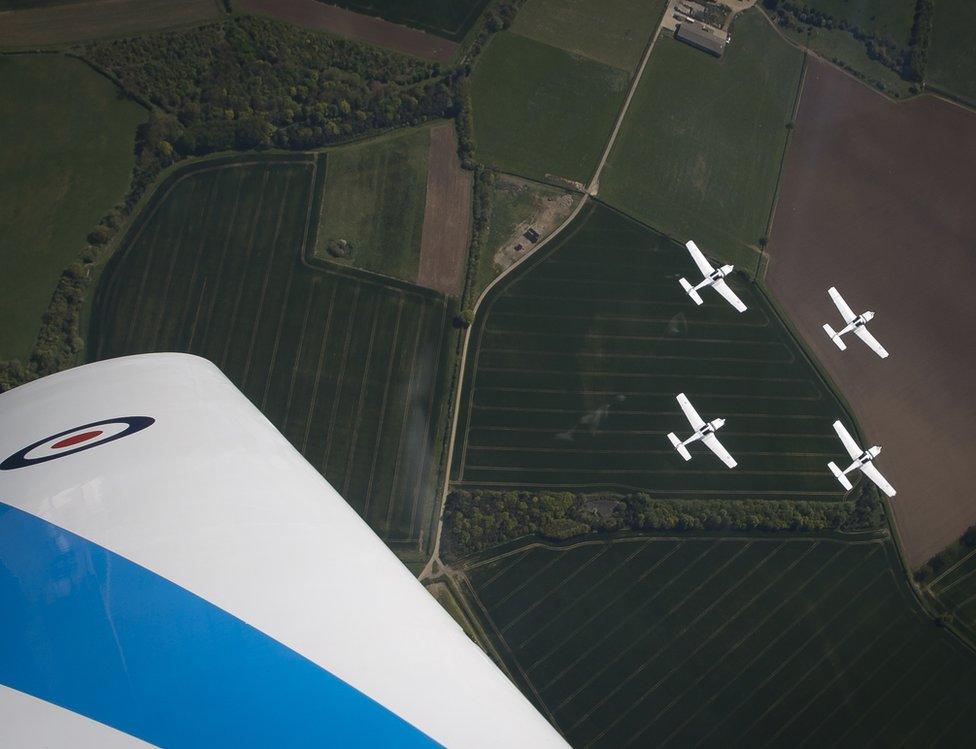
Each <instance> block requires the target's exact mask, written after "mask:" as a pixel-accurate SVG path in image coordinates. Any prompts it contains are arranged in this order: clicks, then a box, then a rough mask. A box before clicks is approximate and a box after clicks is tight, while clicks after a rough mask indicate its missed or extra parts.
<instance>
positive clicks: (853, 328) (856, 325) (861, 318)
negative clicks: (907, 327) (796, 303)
mask: <svg viewBox="0 0 976 749" xmlns="http://www.w3.org/2000/svg"><path fill="white" fill-rule="evenodd" d="M827 293H828V294H829V295H830V298H831V299H832V300H833V302H834V304H835V305H836V306H837V309H838V310H840V314H841V315H842V316H843V317H844V322H845V323H846V324H845V326H844V327H843V328H841V329H840V330H838V331H837V332H836V333H835V332H834V329H833V328H831V327H830V326H829V325H824V326H823V329H824V330H825V331H826V332H827V335H829V336H830V340H832V341H833V342H834V343H836V344H837V348H839V349H840V350H841V351H845V350H846V349H847V344H846V343H844V341H843V336H844V335H845V334H847V333H853V334H854V335H856V336H857V337H858V338H860V339H861V340H862V341H864V342H865V343H866V344H867V345H868V346H870V347H871V350H873V351H874V353H876V354H877V355H878V356H880V357H881V358H882V359H887V358H888V352H887V351H885V347H884V346H882V345H881V344H880V343H878V339H877V338H875V337H874V336H873V335H871V334H870V333H869V332H868V329H867V324H868V322H869V321H871V320H872V319H873V318H874V313H873V312H871V311H868V312H865V313H863V314H860V315H855V314H854V311H853V310H852V309H851V308H850V307H849V306H848V305H847V302H845V301H844V297H842V296H841V295H840V292H839V291H837V289H836V288H835V287H833V286H831V287H830V288H829V289H827Z"/></svg>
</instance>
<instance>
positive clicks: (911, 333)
mask: <svg viewBox="0 0 976 749" xmlns="http://www.w3.org/2000/svg"><path fill="white" fill-rule="evenodd" d="M974 165H976V115H974V114H973V113H971V112H969V111H967V110H964V109H962V108H960V107H957V106H954V105H952V104H949V103H947V102H944V101H942V100H939V99H936V98H934V97H922V98H917V99H913V100H910V101H907V102H903V103H893V102H891V101H889V100H888V99H886V98H884V97H883V96H881V95H879V94H877V93H875V92H874V91H872V90H871V89H868V88H867V87H865V86H863V85H861V84H860V83H858V82H857V81H855V80H853V79H852V78H850V77H849V76H847V75H845V74H843V73H841V72H840V71H838V70H836V69H835V68H833V67H831V66H829V65H826V64H824V63H821V62H817V61H815V60H811V61H810V63H809V68H808V71H807V76H806V83H805V85H804V89H803V93H802V98H801V102H800V109H799V113H798V117H797V124H796V129H795V131H794V133H793V136H792V139H791V144H790V148H789V153H788V154H787V159H786V164H785V171H784V174H783V181H782V186H781V191H780V195H779V200H778V204H777V208H776V214H775V219H774V223H773V230H772V235H771V238H770V244H769V258H770V259H769V267H768V270H767V273H766V282H767V285H768V286H769V288H770V289H771V291H772V293H773V294H774V296H775V297H776V298H777V300H778V301H779V302H780V304H781V305H782V306H783V308H784V309H785V310H786V312H787V314H788V315H789V316H790V318H791V319H792V320H793V322H794V323H795V324H796V327H797V328H798V330H799V332H800V334H801V335H802V336H803V338H804V339H805V340H806V341H807V343H808V344H809V345H810V346H811V348H812V349H813V351H814V353H815V355H816V356H817V358H818V359H819V360H820V361H821V362H822V363H823V365H824V366H825V367H826V369H827V371H828V373H829V374H830V376H831V377H832V378H833V379H834V381H835V382H836V383H837V385H838V386H839V388H840V390H841V392H842V393H843V394H844V395H845V396H846V398H847V399H848V401H849V402H850V404H851V406H852V408H853V409H854V412H855V415H856V417H857V418H858V420H859V421H860V424H861V426H862V427H863V429H864V431H865V433H866V437H867V439H868V440H870V441H871V443H872V444H875V443H877V444H880V445H882V446H883V447H884V452H883V453H882V454H881V456H880V457H879V459H878V467H879V468H880V469H881V471H882V472H883V473H885V475H886V476H887V477H888V478H889V480H890V481H891V483H892V484H893V485H894V486H895V488H896V489H897V490H898V496H896V497H895V498H894V499H893V500H892V508H893V510H894V515H895V524H896V526H897V529H898V531H899V534H900V536H901V538H902V541H903V543H904V547H905V552H906V554H907V556H908V560H909V563H910V564H911V565H912V566H916V567H917V566H919V565H921V564H922V563H924V562H925V561H926V560H927V559H928V558H929V557H930V556H931V555H932V554H934V553H936V552H938V551H939V550H940V549H942V548H943V547H945V546H946V545H947V544H949V543H950V542H951V541H953V540H954V539H956V538H957V537H958V536H960V535H961V534H962V533H963V531H965V529H966V528H967V526H969V525H971V524H972V523H974V522H976V489H974V487H976V437H974V428H976V386H974V383H976V345H974V341H976V310H974V307H973V302H972V294H973V291H972V289H973V288H974V287H976V211H974V206H976V179H974V176H973V168H974ZM831 285H836V286H837V288H838V289H839V290H840V292H841V294H843V295H844V297H845V298H846V300H847V301H848V303H849V304H850V305H851V306H852V307H853V308H854V310H855V311H856V312H862V311H864V310H868V309H870V310H874V311H875V312H876V313H877V318H876V319H875V320H873V321H872V322H871V324H870V329H871V330H872V332H873V333H874V334H875V336H876V337H877V338H878V339H879V340H880V341H881V342H882V344H883V345H884V346H885V347H886V348H887V349H888V350H889V351H890V352H891V356H890V358H889V359H886V360H881V359H879V358H878V357H877V356H875V354H874V353H872V352H871V351H870V350H869V349H868V348H867V347H866V346H865V345H864V344H863V343H861V342H860V341H859V340H857V339H856V338H852V339H851V340H850V341H849V344H848V346H849V347H848V350H847V351H845V352H841V351H839V350H838V349H837V348H836V347H835V346H834V345H833V344H832V343H831V342H830V341H829V340H828V339H827V336H826V335H825V333H824V331H823V330H822V328H821V325H822V324H823V323H825V322H826V323H830V324H831V326H833V327H834V328H835V329H837V328H838V327H839V326H841V325H842V324H843V323H842V322H841V318H840V315H839V314H838V313H837V310H836V309H835V308H834V306H833V305H832V304H831V302H830V301H829V299H828V298H827V294H826V290H827V288H828V287H829V286H831ZM842 457H843V458H845V459H846V455H844V452H843V450H842V448H841V445H840V443H839V442H838V444H837V459H838V461H839V460H840V458H842ZM825 470H826V467H825Z"/></svg>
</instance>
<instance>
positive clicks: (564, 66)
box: [471, 31, 627, 183]
mask: <svg viewBox="0 0 976 749" xmlns="http://www.w3.org/2000/svg"><path fill="white" fill-rule="evenodd" d="M626 89H627V75H626V74H625V73H623V72H622V71H620V70H617V69H615V68H611V67H609V66H607V65H602V64H600V63H597V62H593V61H592V60H588V59H586V58H584V57H580V56H577V55H572V54H570V53H568V52H564V51H563V50H561V49H557V48H555V47H551V46H549V45H548V44H542V43H541V42H537V41H534V40H532V39H526V38H525V37H522V36H518V35H517V34H513V33H511V32H508V31H505V32H501V33H499V34H495V36H494V37H493V38H492V41H491V43H490V44H489V45H488V47H487V48H486V49H485V51H484V52H483V53H482V55H481V57H480V58H479V60H478V64H477V66H476V68H475V71H474V75H473V78H472V84H471V99H472V107H473V112H474V135H475V143H476V149H477V156H478V159H479V160H480V161H483V162H486V163H489V164H495V165H497V166H498V167H499V168H500V169H502V170H503V171H507V172H513V173H515V174H520V175H522V176H526V177H534V178H536V179H541V180H551V179H553V177H555V178H563V179H567V180H571V181H576V182H581V183H586V182H587V181H588V180H589V179H590V177H591V176H592V174H593V170H594V169H595V168H596V164H597V162H598V161H599V159H600V155H601V153H602V151H603V148H604V146H605V145H606V142H607V138H609V136H610V131H611V129H612V128H613V123H614V120H615V119H616V116H617V112H618V110H619V108H620V105H621V104H622V103H623V98H624V95H625V93H626Z"/></svg>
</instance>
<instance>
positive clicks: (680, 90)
mask: <svg viewBox="0 0 976 749" xmlns="http://www.w3.org/2000/svg"><path fill="white" fill-rule="evenodd" d="M732 36H733V41H732V44H731V45H730V46H729V47H728V49H727V50H726V52H725V55H724V57H722V58H721V59H715V58H714V57H711V56H710V55H706V54H703V53H702V52H700V51H698V50H696V49H693V48H692V47H689V46H688V45H686V44H682V43H681V42H678V41H676V40H674V39H671V38H670V37H663V38H661V39H660V40H659V41H658V43H657V44H656V45H655V47H654V51H653V52H652V53H651V59H650V62H649V63H648V66H647V68H646V70H645V71H644V76H643V78H642V79H641V82H640V85H639V86H638V88H637V92H636V94H635V95H634V99H633V101H632V102H631V106H630V109H629V110H628V112H627V118H626V120H624V123H623V126H622V127H621V129H620V135H619V137H618V139H617V142H616V144H615V145H614V148H613V151H612V152H611V154H610V159H609V160H608V162H607V165H606V169H605V170H604V172H603V174H602V175H601V177H600V197H601V198H602V199H603V200H605V201H607V202H608V203H610V204H611V205H613V206H615V207H617V208H620V209H621V210H623V211H624V212H625V213H629V214H631V215H633V216H636V217H637V218H640V219H641V220H642V221H646V222H647V223H649V224H651V225H652V226H654V227H655V228H658V229H660V230H661V231H664V232H665V233H667V234H670V235H671V236H674V237H676V238H678V239H680V240H681V241H682V242H683V241H685V240H686V239H689V238H693V239H695V241H696V242H698V244H699V246H701V247H702V248H703V249H705V250H706V251H707V252H710V253H711V254H712V255H714V256H717V257H721V258H723V259H727V260H731V261H732V262H734V263H736V264H738V265H741V266H742V267H743V268H744V269H747V270H749V271H750V272H752V270H753V269H754V268H755V264H756V255H755V247H756V245H757V243H758V242H759V240H760V238H761V237H762V236H763V235H764V234H765V233H766V224H767V221H768V218H769V213H770V209H771V206H772V203H773V198H774V195H775V192H776V183H777V180H778V176H779V167H780V161H781V159H782V156H783V152H784V149H785V147H786V138H787V129H786V125H787V123H789V122H790V119H791V117H792V113H793V104H794V101H795V99H796V94H797V88H798V83H799V78H800V73H801V70H802V68H803V53H802V52H800V51H799V50H797V49H795V48H793V47H791V46H790V45H789V44H787V43H786V42H784V41H783V40H782V39H780V37H779V36H778V35H777V34H776V32H775V31H774V30H773V29H772V28H771V27H770V26H769V24H768V23H767V22H766V20H765V18H764V17H763V16H762V14H760V13H759V12H758V11H754V10H753V11H747V12H745V13H743V14H741V15H739V16H738V17H737V18H736V20H735V22H734V25H733V28H732Z"/></svg>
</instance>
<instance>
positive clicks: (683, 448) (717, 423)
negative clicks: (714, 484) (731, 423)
mask: <svg viewBox="0 0 976 749" xmlns="http://www.w3.org/2000/svg"><path fill="white" fill-rule="evenodd" d="M678 405H679V406H681V410H682V411H684V412H685V418H687V419H688V423H689V424H691V428H692V429H694V430H695V432H694V434H692V435H691V436H690V437H689V438H688V439H686V440H685V441H684V442H682V441H681V440H680V439H678V435H676V434H675V433H674V432H671V433H669V434H668V439H669V440H671V444H672V445H674V449H675V450H677V451H678V454H679V455H680V456H681V457H682V458H684V459H685V460H691V453H690V452H688V447H687V446H688V445H690V444H691V443H692V442H697V441H698V440H701V441H702V442H704V443H705V446H706V447H707V448H708V449H709V450H711V451H712V452H713V453H715V454H716V455H717V456H718V457H719V458H720V459H721V461H722V462H723V463H725V465H727V466H728V467H729V468H735V467H736V465H738V464H737V463H736V462H735V459H734V458H733V457H732V456H731V455H729V452H728V450H726V449H725V448H724V447H722V443H721V442H719V441H718V437H716V436H715V432H717V431H718V430H719V429H721V428H722V427H723V426H724V425H725V419H715V420H714V421H705V420H704V419H703V418H702V417H701V416H699V415H698V412H697V411H696V410H695V407H694V406H692V405H691V401H689V400H688V397H687V396H686V395H685V394H684V393H678Z"/></svg>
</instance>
